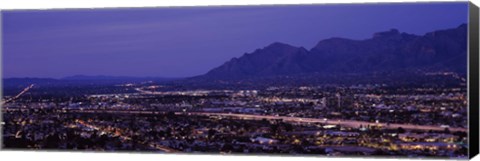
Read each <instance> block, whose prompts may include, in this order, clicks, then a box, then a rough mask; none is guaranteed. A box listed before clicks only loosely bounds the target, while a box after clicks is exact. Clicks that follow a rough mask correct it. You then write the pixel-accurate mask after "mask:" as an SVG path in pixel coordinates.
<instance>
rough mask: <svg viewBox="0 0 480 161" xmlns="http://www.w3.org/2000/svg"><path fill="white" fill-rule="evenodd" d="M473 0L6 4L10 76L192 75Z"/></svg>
mask: <svg viewBox="0 0 480 161" xmlns="http://www.w3.org/2000/svg"><path fill="white" fill-rule="evenodd" d="M467 9H468V6H467V3H466V2H455V3H434V4H432V3H430V4H428V3H427V4H425V3H424V4H368V5H365V4H364V5H345V4H344V5H312V6H243V7H193V8H192V7H174V8H143V9H140V8H137V9H90V10H89V9H82V10H43V11H41V10H38V11H5V12H4V13H3V17H2V20H3V23H2V25H3V31H2V35H3V44H2V45H3V53H2V54H3V76H4V77H6V78H10V77H54V78H60V77H65V76H71V75H78V74H82V75H111V76H158V77H186V76H194V75H199V74H204V73H206V72H207V71H208V70H210V69H212V68H214V67H217V66H219V65H221V64H223V63H224V62H225V61H227V60H230V59H231V58H233V57H239V56H241V55H243V54H244V53H246V52H252V51H254V50H255V49H257V48H262V47H264V46H267V45H269V44H270V43H272V42H284V43H288V44H291V45H294V46H303V47H305V48H307V49H310V48H312V47H313V46H314V45H315V44H316V43H317V42H318V41H320V40H322V39H326V38H330V37H345V38H352V39H366V38H369V37H371V35H372V34H373V33H374V32H379V31H386V30H388V29H391V28H396V29H399V30H400V31H401V32H407V33H413V34H425V33H426V32H430V31H433V30H437V29H446V28H453V27H457V26H458V25H460V24H461V23H466V22H467V16H468V13H467Z"/></svg>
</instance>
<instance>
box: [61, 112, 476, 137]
mask: <svg viewBox="0 0 480 161" xmlns="http://www.w3.org/2000/svg"><path fill="white" fill-rule="evenodd" d="M68 112H73V113H112V114H115V113H123V114H153V115H155V114H161V113H162V112H157V111H138V110H88V109H85V110H69V111H68ZM176 114H178V115H185V114H186V115H197V116H221V117H228V118H234V119H243V120H263V119H266V120H283V121H285V122H292V123H323V124H329V125H339V126H343V127H352V128H358V127H360V125H362V126H364V127H365V126H367V125H370V126H381V127H383V128H387V129H397V128H399V127H401V128H403V129H406V130H422V131H428V130H433V131H443V130H445V128H444V127H440V126H434V125H414V124H395V123H391V124H388V125H387V123H382V122H379V123H375V122H366V121H357V120H340V119H326V118H305V117H289V116H273V115H253V114H238V113H212V112H188V113H184V112H176ZM448 129H449V130H450V131H451V132H457V131H458V132H468V130H467V129H466V128H458V127H450V128H448Z"/></svg>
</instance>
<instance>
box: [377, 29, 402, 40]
mask: <svg viewBox="0 0 480 161" xmlns="http://www.w3.org/2000/svg"><path fill="white" fill-rule="evenodd" d="M398 35H400V31H398V30H397V29H390V30H388V31H383V32H377V33H374V34H373V38H383V37H392V36H398Z"/></svg>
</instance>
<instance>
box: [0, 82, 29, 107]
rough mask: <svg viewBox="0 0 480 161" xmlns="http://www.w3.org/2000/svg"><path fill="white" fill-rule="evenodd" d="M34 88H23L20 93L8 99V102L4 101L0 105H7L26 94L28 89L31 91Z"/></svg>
mask: <svg viewBox="0 0 480 161" xmlns="http://www.w3.org/2000/svg"><path fill="white" fill-rule="evenodd" d="M33 86H34V84H30V85H29V86H28V87H26V88H24V89H23V90H22V91H21V92H20V93H18V94H17V95H15V96H13V97H12V98H10V99H8V100H5V101H3V102H1V103H0V104H1V105H4V104H6V103H9V102H11V101H13V100H15V99H18V98H19V97H21V96H22V95H23V94H25V93H27V92H28V91H29V90H30V89H32V88H33Z"/></svg>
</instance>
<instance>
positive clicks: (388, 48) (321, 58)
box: [191, 24, 467, 80]
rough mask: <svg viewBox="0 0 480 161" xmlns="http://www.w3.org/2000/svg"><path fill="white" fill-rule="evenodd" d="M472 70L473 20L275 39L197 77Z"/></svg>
mask: <svg viewBox="0 0 480 161" xmlns="http://www.w3.org/2000/svg"><path fill="white" fill-rule="evenodd" d="M438 71H441V72H457V73H462V74H465V73H466V72H467V25H466V24H461V25H460V26H458V27H456V28H451V29H444V30H437V31H433V32H428V33H426V34H424V35H414V34H408V33H404V32H400V31H398V30H397V29H391V30H389V31H384V32H378V33H374V34H373V35H372V37H371V38H368V39H364V40H352V39H346V38H337V37H334V38H329V39H325V40H321V41H319V42H318V44H316V45H315V46H314V47H313V48H311V49H309V50H308V49H305V48H304V47H295V46H292V45H289V44H285V43H280V42H275V43H272V44H270V45H268V46H266V47H264V48H260V49H256V50H255V51H253V52H251V53H245V54H244V55H242V56H240V57H238V58H232V59H231V60H229V61H227V62H225V63H224V64H223V65H220V66H218V67H216V68H214V69H212V70H210V71H208V72H207V73H206V74H204V75H200V76H196V77H193V78H191V79H192V80H245V79H255V78H263V77H277V76H291V75H310V74H320V75H346V74H371V73H389V74H395V73H397V72H398V73H404V72H438Z"/></svg>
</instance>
